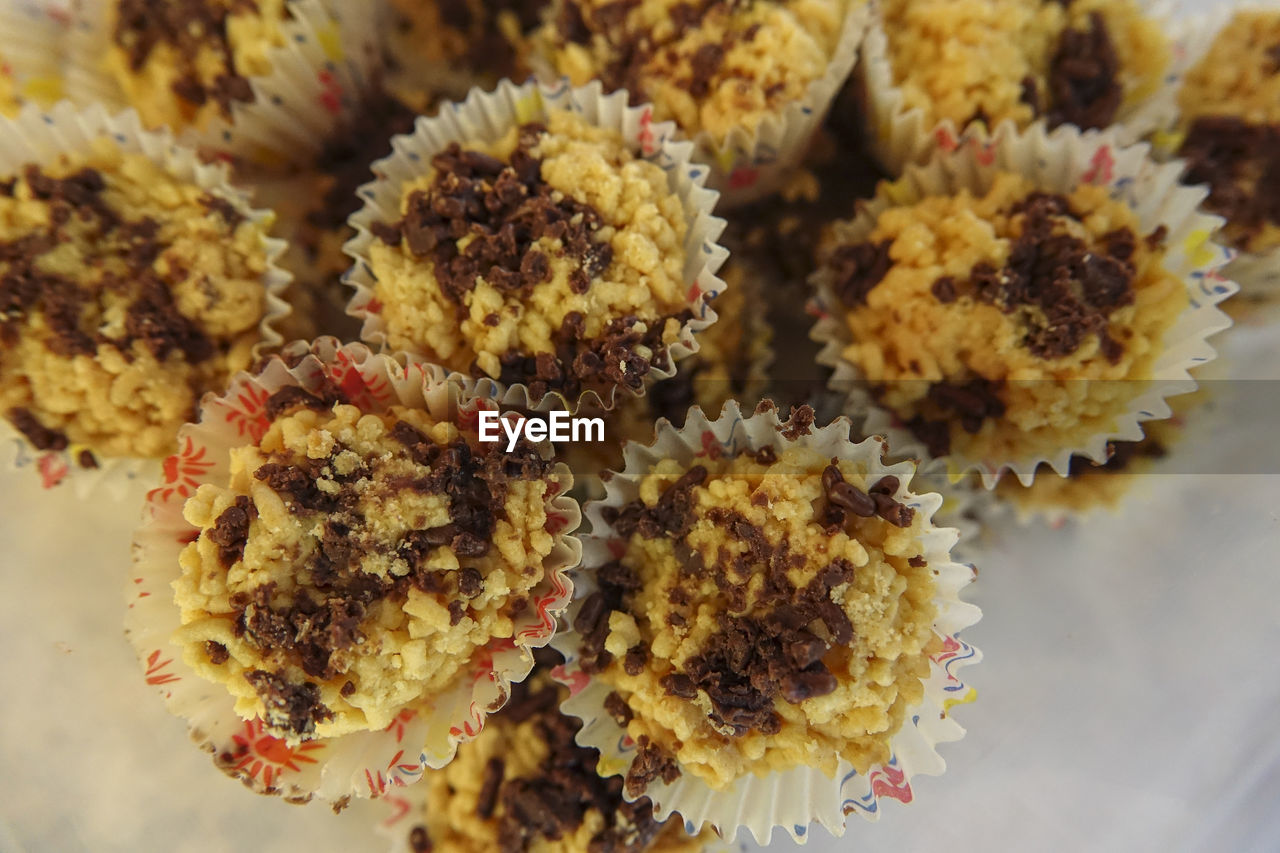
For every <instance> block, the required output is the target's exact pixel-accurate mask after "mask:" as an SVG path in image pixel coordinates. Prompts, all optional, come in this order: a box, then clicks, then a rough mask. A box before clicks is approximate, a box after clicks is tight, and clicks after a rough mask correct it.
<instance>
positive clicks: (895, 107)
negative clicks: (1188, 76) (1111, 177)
mask: <svg viewBox="0 0 1280 853" xmlns="http://www.w3.org/2000/svg"><path fill="white" fill-rule="evenodd" d="M878 9H879V13H878V14H877V15H874V16H873V21H874V24H873V27H872V33H871V34H870V35H869V36H868V39H867V46H866V55H867V58H866V66H865V68H866V79H867V94H868V99H869V102H870V103H869V109H868V117H869V119H870V124H871V127H870V130H871V132H872V134H873V136H874V137H876V138H877V142H878V146H879V148H880V154H881V157H882V159H883V160H885V162H886V165H887V166H889V167H890V168H891V169H892V170H895V171H896V170H898V169H900V167H901V166H902V165H903V164H904V163H907V162H912V161H914V160H916V159H918V158H920V157H922V156H924V155H925V154H927V152H928V150H929V147H930V146H931V145H932V144H933V143H934V142H938V143H941V144H943V145H944V146H945V145H947V144H948V143H947V141H948V140H954V138H955V137H956V136H958V135H959V134H961V133H963V132H964V131H965V130H966V129H967V128H969V127H970V126H971V125H974V124H981V125H983V126H984V127H985V128H988V129H994V128H996V127H997V126H998V125H1000V124H1002V123H1004V122H1011V123H1013V124H1014V125H1016V126H1017V127H1018V128H1024V127H1026V126H1028V125H1029V124H1031V123H1032V122H1033V121H1035V120H1037V119H1040V118H1043V119H1045V120H1046V121H1047V122H1048V125H1049V127H1051V128H1052V127H1057V126H1058V125H1060V124H1072V125H1075V126H1077V127H1080V128H1082V129H1089V128H1103V127H1107V126H1110V125H1112V124H1115V123H1118V122H1127V121H1130V120H1132V119H1134V118H1135V114H1136V113H1137V112H1138V110H1139V109H1140V108H1141V107H1142V106H1143V105H1144V102H1145V101H1146V100H1147V99H1149V98H1151V96H1152V95H1153V94H1155V93H1156V92H1157V91H1158V89H1159V86H1160V83H1161V80H1162V77H1163V75H1164V73H1165V70H1166V68H1167V67H1168V66H1169V63H1170V59H1171V51H1170V49H1169V45H1168V42H1167V39H1166V38H1165V36H1164V35H1163V33H1162V32H1161V29H1160V26H1159V24H1158V23H1157V22H1156V21H1155V20H1154V19H1152V18H1151V17H1149V15H1148V13H1147V12H1146V11H1145V10H1144V8H1143V7H1142V5H1141V4H1140V3H1139V2H1138V0H1122V2H1102V0H1081V2H1074V3H1060V2H1057V0H963V2H953V0H926V2H919V0H883V2H881V3H880V4H879V6H878ZM904 123H908V124H912V125H913V127H914V138H912V134H909V133H907V131H906V127H905V125H904Z"/></svg>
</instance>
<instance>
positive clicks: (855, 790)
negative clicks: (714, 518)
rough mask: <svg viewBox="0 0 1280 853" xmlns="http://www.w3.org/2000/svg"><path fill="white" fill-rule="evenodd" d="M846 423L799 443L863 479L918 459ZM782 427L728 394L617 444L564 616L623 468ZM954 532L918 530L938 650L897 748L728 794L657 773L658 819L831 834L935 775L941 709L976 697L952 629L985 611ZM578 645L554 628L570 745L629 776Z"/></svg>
mask: <svg viewBox="0 0 1280 853" xmlns="http://www.w3.org/2000/svg"><path fill="white" fill-rule="evenodd" d="M849 428H850V425H849V422H848V421H847V420H845V419H844V418H839V419H837V420H836V421H835V422H834V423H832V424H830V425H828V426H826V427H823V428H821V429H814V430H813V431H812V433H811V434H810V435H808V436H805V437H802V438H800V439H799V442H800V443H801V444H803V445H804V446H807V447H811V448H814V449H815V450H817V451H818V452H819V453H821V454H822V455H824V456H840V457H842V458H856V459H859V460H862V461H865V462H866V463H867V465H868V469H869V472H870V476H871V477H878V476H886V475H890V474H892V475H894V476H897V477H898V478H899V479H900V480H901V481H902V482H903V483H904V484H906V483H908V481H909V480H910V479H911V475H912V473H913V471H914V467H915V466H914V465H913V464H912V463H909V462H899V463H896V464H894V465H887V464H885V463H883V462H882V461H881V453H882V450H883V443H882V442H881V440H880V439H868V440H866V441H864V442H862V443H860V444H856V445H855V444H853V443H852V442H851V441H850V440H849ZM778 430H779V420H778V416H777V412H776V411H774V410H771V409H767V408H766V409H764V410H763V412H762V413H761V414H757V415H755V416H751V415H745V416H744V414H743V413H742V411H741V410H740V408H739V407H738V405H737V404H736V403H730V404H729V405H727V406H726V407H725V409H724V411H723V412H722V413H721V415H720V417H719V418H717V419H715V420H714V421H712V420H708V419H707V417H706V416H705V415H704V414H703V412H702V410H701V409H699V408H697V407H695V408H693V409H691V410H690V412H689V418H688V422H687V423H686V425H685V427H684V428H683V429H680V430H676V429H673V428H671V427H670V425H669V424H665V423H664V424H663V428H662V429H661V430H660V432H659V435H658V438H657V440H656V442H655V443H654V444H653V445H651V446H642V445H638V444H634V443H632V444H628V445H627V447H626V450H625V452H624V455H625V458H626V466H625V470H624V474H623V475H622V476H617V477H614V478H612V479H611V480H610V481H609V482H608V483H607V484H606V488H607V492H608V493H607V496H606V498H605V499H604V500H603V501H598V502H591V503H589V504H588V505H587V507H586V510H585V514H586V515H587V517H588V518H589V519H590V521H591V535H588V536H584V537H583V567H584V568H582V569H580V570H578V571H577V572H575V573H574V601H573V603H572V604H571V605H570V607H569V610H568V611H567V612H566V614H565V617H564V618H565V623H566V624H567V625H572V624H573V618H574V615H575V614H576V613H577V611H578V610H579V609H580V607H581V604H582V601H583V600H584V599H585V598H586V597H587V596H589V595H590V594H591V593H592V592H593V591H594V590H595V589H596V587H597V584H596V582H595V577H594V571H593V570H592V569H590V568H588V567H591V566H599V565H602V564H604V563H605V562H608V561H609V560H610V559H612V558H613V557H614V555H616V553H617V552H618V550H619V549H620V548H621V547H622V546H623V543H622V542H621V540H618V539H613V538H610V537H608V536H607V532H608V526H607V525H606V524H605V523H604V520H603V517H602V515H601V512H602V509H603V508H604V507H605V506H612V507H618V506H621V505H622V504H623V503H625V502H626V501H627V500H630V499H631V498H633V497H635V495H636V487H635V484H634V482H632V481H631V479H630V475H632V474H634V473H635V472H638V471H640V470H644V469H645V468H648V467H649V466H651V465H652V464H653V463H654V462H655V461H657V460H659V459H668V458H672V459H683V460H688V461H692V460H693V459H697V458H712V459H715V458H719V457H720V456H722V455H725V454H729V455H734V454H737V453H738V452H740V451H741V450H743V449H746V448H751V449H757V448H759V447H764V446H766V445H771V446H773V447H775V448H778V449H781V448H782V447H784V446H786V442H785V441H784V440H783V439H782V437H781V436H780V435H779V431H778ZM899 499H900V500H902V501H903V502H904V503H906V504H907V505H908V506H910V507H912V508H913V509H915V510H916V511H917V512H919V513H922V514H923V516H924V518H925V519H926V520H930V519H932V518H933V516H934V515H935V514H936V513H937V512H938V510H939V509H940V507H941V505H942V498H941V496H939V495H937V494H913V493H911V492H910V491H908V490H907V486H906V485H903V486H902V487H901V489H900V496H899ZM601 532H604V533H605V534H606V535H601ZM956 539H957V531H956V530H954V529H950V528H934V529H933V530H931V531H929V532H928V533H926V534H925V536H924V545H925V554H926V556H927V558H928V560H929V563H930V565H931V566H933V567H934V573H935V582H936V583H937V585H938V586H937V590H936V594H935V597H934V603H935V604H936V605H937V607H938V613H937V616H936V617H935V619H934V626H933V627H934V632H935V634H936V635H937V637H938V639H939V640H940V641H941V643H942V650H941V651H940V652H939V653H937V654H936V655H934V656H933V658H932V661H931V663H930V675H929V677H928V679H927V680H925V681H924V690H925V696H924V701H923V703H922V704H920V705H918V706H915V707H913V708H912V709H910V711H909V713H910V715H911V716H910V718H909V720H907V721H905V722H904V724H903V727H902V729H901V730H900V731H899V732H898V733H897V734H896V735H894V736H893V738H892V740H891V741H890V746H891V749H892V752H893V758H892V760H891V761H890V762H888V763H887V764H885V765H883V766H877V767H874V768H872V770H871V771H870V773H868V774H867V775H865V776H863V775H860V774H858V773H856V772H854V771H853V768H852V766H851V765H850V764H848V762H844V761H841V762H840V769H839V770H838V772H837V776H836V778H834V779H831V778H828V777H827V776H826V775H825V774H824V773H822V771H820V770H817V769H815V768H810V767H797V768H794V769H792V770H789V771H786V772H775V773H772V774H770V775H768V776H766V777H763V778H761V777H756V776H748V777H746V778H744V779H741V780H739V782H738V783H737V784H735V785H734V786H733V787H732V788H730V789H729V790H727V791H715V790H713V789H712V788H711V787H709V786H708V785H707V784H706V783H705V782H702V781H701V780H699V779H697V778H696V777H694V776H692V775H691V774H688V773H686V774H684V775H683V776H681V777H680V778H679V779H677V780H676V781H675V782H674V783H672V784H670V785H668V784H665V783H662V782H661V781H657V782H654V783H652V784H651V785H650V786H649V787H648V789H647V790H646V791H645V795H646V796H648V797H649V798H650V799H651V800H652V801H653V803H654V814H655V816H657V817H658V818H659V819H666V818H667V817H668V816H670V815H671V814H672V813H678V814H679V815H680V817H681V819H683V820H684V821H685V828H686V830H687V831H688V832H689V833H691V834H693V833H696V832H698V831H699V828H700V827H701V826H702V825H703V824H710V825H711V826H712V827H714V828H715V829H716V830H717V831H718V832H719V833H720V834H721V836H722V837H724V838H725V839H732V838H734V837H735V836H736V835H737V832H738V830H739V829H740V828H743V827H745V828H746V829H747V830H748V831H749V832H750V833H751V834H752V835H753V836H754V837H755V839H756V840H757V841H758V842H759V843H761V844H767V843H768V842H769V839H770V836H771V835H772V831H773V828H774V827H780V828H782V829H785V830H786V831H787V832H788V834H790V835H791V836H792V837H793V838H794V839H795V840H797V841H803V840H804V839H805V838H806V836H807V834H808V831H809V828H810V824H812V823H814V822H815V821H816V822H817V823H819V824H821V825H822V826H823V827H825V828H826V829H827V830H828V831H830V832H831V833H832V834H834V835H841V834H842V833H843V832H844V830H845V826H846V818H847V816H848V815H850V814H853V813H855V812H856V813H858V814H860V815H862V816H863V817H865V818H868V819H871V820H875V819H876V818H877V817H878V816H879V811H880V798H881V797H890V798H892V799H897V800H899V801H900V802H903V803H907V802H911V801H912V799H914V793H913V792H912V790H911V784H910V780H911V777H912V776H913V775H916V774H925V775H938V774H940V773H942V772H943V770H944V769H945V767H946V765H945V762H943V760H942V758H941V757H940V756H939V755H938V754H937V751H936V749H935V747H936V745H937V744H939V743H944V742H948V741H954V740H959V739H960V738H961V737H962V736H963V735H964V729H963V728H962V727H961V726H960V725H959V724H958V723H957V722H956V721H955V720H954V719H953V718H952V717H951V715H950V714H949V710H950V709H951V708H952V707H953V706H955V705H960V704H967V703H969V702H972V701H974V700H975V699H976V698H977V691H976V690H974V689H973V688H972V687H970V686H969V685H967V684H965V683H964V682H963V681H961V680H960V678H959V675H958V671H959V670H960V669H961V668H962V667H964V666H968V665H970V664H973V663H977V662H978V661H980V660H981V659H982V655H981V652H979V651H978V650H977V649H976V648H974V647H973V646H971V645H969V644H967V643H965V642H963V641H961V640H960V639H958V638H957V636H956V635H957V634H958V633H959V632H960V631H962V630H964V629H966V628H968V627H970V626H972V625H973V624H975V623H976V622H977V621H978V620H979V619H980V618H981V615H982V614H981V611H980V610H979V609H978V608H977V607H976V606H974V605H973V604H970V603H968V602H965V601H962V600H961V599H960V597H959V592H960V590H961V589H963V588H964V587H965V586H966V585H968V584H969V583H970V582H971V581H972V580H973V578H974V577H975V574H976V573H975V571H974V569H973V567H972V566H968V565H963V564H961V563H958V562H955V561H954V560H953V559H952V558H951V557H950V551H951V550H952V549H953V547H954V545H955V543H956ZM578 643H579V638H578V637H577V635H576V633H575V632H574V631H572V630H566V631H563V632H561V633H559V634H557V635H556V636H555V638H554V639H553V640H552V643H551V644H552V646H553V647H555V648H556V650H557V651H559V652H560V653H561V654H562V655H564V657H565V661H566V662H565V664H563V665H561V666H559V667H557V668H556V669H555V670H553V672H552V675H553V677H555V678H556V679H557V680H558V681H560V682H562V683H563V684H565V685H567V686H568V687H569V690H570V693H571V696H570V698H569V699H568V700H566V701H565V703H564V704H563V705H562V706H561V710H562V711H564V712H565V713H567V714H570V715H572V716H575V717H578V718H580V719H581V720H582V721H583V727H582V730H581V731H580V732H579V733H578V736H577V740H578V743H580V744H582V745H583V746H591V747H594V748H596V749H598V750H599V751H600V753H601V758H600V763H599V770H600V772H601V773H602V774H604V775H616V774H621V773H625V772H626V770H627V768H628V767H630V765H631V759H632V756H633V754H634V752H635V744H634V743H633V742H632V741H631V739H630V738H629V737H628V736H627V735H626V733H625V731H624V730H623V728H622V727H620V726H619V725H618V724H617V723H616V722H615V721H614V720H613V718H612V717H610V716H609V715H608V714H607V713H605V711H604V699H605V696H606V695H608V693H609V692H610V688H609V687H608V686H607V685H605V684H603V683H602V682H601V681H600V680H599V679H593V678H592V677H590V676H589V675H587V674H585V673H583V672H582V671H581V669H580V668H579V665H578V658H579V655H578Z"/></svg>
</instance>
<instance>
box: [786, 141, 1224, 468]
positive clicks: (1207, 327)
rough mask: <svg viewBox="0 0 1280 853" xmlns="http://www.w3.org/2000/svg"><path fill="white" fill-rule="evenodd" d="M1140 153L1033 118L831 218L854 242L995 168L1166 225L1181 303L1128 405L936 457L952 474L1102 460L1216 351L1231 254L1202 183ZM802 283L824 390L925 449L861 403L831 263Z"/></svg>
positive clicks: (862, 389) (979, 188)
mask: <svg viewBox="0 0 1280 853" xmlns="http://www.w3.org/2000/svg"><path fill="white" fill-rule="evenodd" d="M1148 153H1149V149H1148V146H1146V145H1145V144H1139V145H1131V146H1124V145H1121V144H1119V142H1118V141H1117V139H1116V136H1115V132H1114V131H1110V130H1108V131H1101V132H1099V131H1087V132H1085V133H1081V132H1080V131H1078V130H1076V129H1075V128H1070V127H1060V128H1058V129H1057V130H1055V131H1053V132H1052V133H1045V131H1044V129H1043V128H1041V127H1033V128H1030V129H1029V130H1027V131H1025V132H1024V133H1021V134H1012V133H1010V134H1004V135H999V136H997V138H996V139H994V140H992V141H990V142H987V143H983V144H976V143H975V144H972V145H967V146H965V147H963V148H961V149H959V150H957V151H954V152H951V153H949V154H942V153H938V154H935V155H934V157H933V158H932V159H931V160H930V161H929V163H928V164H927V165H925V166H912V167H908V169H907V171H906V173H905V174H904V176H903V177H902V178H901V179H900V180H899V181H897V182H895V183H894V184H891V185H882V186H881V190H880V192H878V193H877V195H876V197H875V198H874V199H872V200H871V201H870V202H867V203H866V204H865V205H864V206H862V207H861V208H860V209H859V212H858V215H857V216H856V217H855V218H854V219H852V220H846V221H842V222H837V223H835V224H834V225H833V226H832V233H833V235H834V237H835V239H837V240H839V241H840V242H841V243H845V242H850V243H853V242H859V241H861V240H863V239H865V238H866V236H867V235H868V234H870V233H871V231H872V229H873V228H874V226H875V221H876V219H877V217H878V216H879V215H880V214H881V213H882V212H883V211H885V210H886V209H888V208H889V207H892V206H895V205H908V204H913V203H915V202H916V201H919V200H920V199H922V198H925V197H927V196H930V195H949V194H953V193H956V192H959V191H961V190H966V189H967V190H970V191H972V192H975V193H978V194H981V193H983V192H985V191H986V189H987V188H988V187H989V186H990V185H991V182H992V181H993V180H994V177H995V175H996V174H997V173H998V172H1001V171H1008V172H1015V173H1017V174H1020V175H1023V176H1025V177H1027V178H1029V179H1031V181H1032V182H1033V183H1034V184H1035V185H1036V187H1037V188H1039V189H1040V190H1044V191H1048V192H1062V193H1067V192H1070V191H1071V190H1072V189H1073V188H1074V187H1076V186H1078V185H1080V184H1095V185H1099V186H1105V187H1108V188H1109V189H1110V191H1111V197H1112V198H1113V199H1115V200H1118V201H1122V202H1123V203H1125V204H1126V205H1127V206H1128V207H1130V208H1131V209H1132V210H1133V211H1134V212H1135V213H1136V214H1137V216H1138V219H1139V222H1140V227H1141V230H1142V232H1143V233H1150V232H1151V231H1154V230H1155V229H1156V228H1157V227H1158V226H1160V225H1163V226H1165V227H1166V228H1167V229H1168V235H1167V237H1166V239H1165V247H1166V248H1165V259H1164V266H1165V269H1166V270H1168V271H1169V272H1171V273H1173V274H1174V275H1175V276H1176V277H1177V278H1178V279H1179V280H1180V281H1182V282H1183V283H1184V284H1185V285H1186V287H1187V295H1188V297H1189V305H1188V307H1187V308H1186V310H1184V311H1183V313H1182V314H1181V315H1179V317H1178V318H1177V319H1176V320H1175V321H1174V324H1173V325H1172V326H1171V327H1170V328H1169V329H1167V330H1166V331H1165V335H1164V341H1163V352H1162V353H1161V355H1160V356H1159V358H1157V360H1156V363H1155V365H1154V366H1153V368H1152V374H1151V378H1150V381H1149V383H1148V387H1147V388H1146V389H1145V390H1144V391H1143V392H1142V393H1140V394H1139V395H1137V396H1136V397H1135V398H1134V399H1133V400H1132V401H1131V402H1130V404H1129V408H1128V410H1127V411H1126V412H1124V413H1123V414H1121V415H1119V416H1117V417H1116V419H1115V421H1114V425H1113V428H1112V429H1110V430H1107V431H1103V432H1099V433H1096V434H1094V435H1092V436H1090V437H1089V439H1088V440H1087V441H1085V442H1082V443H1080V444H1079V445H1076V446H1070V447H1062V448H1060V449H1059V450H1058V451H1057V452H1056V453H1055V454H1054V455H1053V456H1049V457H1045V456H1040V455H1036V454H1025V455H1023V456H1021V457H1018V458H1014V459H971V458H967V457H963V456H961V455H959V454H952V455H950V456H947V457H944V458H945V459H947V460H948V466H949V469H950V477H951V479H952V480H953V481H955V480H958V479H959V478H960V477H961V476H963V475H964V474H965V473H967V472H968V471H977V472H978V473H979V474H980V475H981V476H982V482H983V485H984V486H985V487H986V488H988V489H991V488H994V486H995V481H996V478H997V477H998V476H999V475H1000V473H1001V471H1003V470H1006V469H1010V470H1012V471H1013V472H1014V473H1015V474H1016V475H1017V477H1018V479H1019V480H1020V481H1021V482H1022V483H1023V484H1024V485H1029V484H1030V483H1031V481H1032V480H1033V478H1034V477H1035V472H1036V469H1037V467H1038V466H1039V465H1041V464H1042V463H1043V464H1047V465H1049V466H1050V467H1051V468H1053V470H1054V471H1056V472H1057V473H1058V474H1060V475H1062V476H1066V474H1067V470H1068V465H1069V464H1070V460H1071V457H1072V456H1073V455H1081V456H1087V457H1088V458H1090V459H1092V460H1093V461H1095V462H1105V461H1106V459H1107V452H1106V445H1107V442H1108V441H1113V440H1119V441H1137V440H1139V439H1141V438H1142V435H1143V432H1142V427H1141V422H1143V421H1148V420H1159V419H1161V418H1167V417H1169V414H1170V409H1169V404H1168V403H1167V402H1166V398H1167V397H1172V396H1175V395H1177V394H1185V393H1188V392H1190V391H1193V390H1195V388H1196V383H1195V381H1194V380H1193V379H1192V378H1191V375H1190V374H1189V373H1188V371H1189V370H1190V369H1192V368H1195V367H1198V366H1200V365H1203V364H1205V363H1207V362H1210V361H1212V360H1213V359H1214V358H1216V357H1217V353H1216V352H1215V351H1214V349H1213V347H1212V346H1210V345H1209V343H1208V338H1209V337H1210V336H1211V335H1213V334H1216V333H1217V332H1220V331H1222V330H1223V329H1226V328H1228V327H1229V326H1230V325H1231V319H1230V318H1229V317H1228V316H1227V315H1226V314H1224V313H1223V312H1222V311H1221V310H1219V308H1218V307H1217V306H1218V303H1220V302H1222V301H1223V300H1224V299H1226V298H1227V297H1229V296H1230V295H1231V294H1233V293H1235V292H1236V291H1237V290H1238V289H1239V288H1238V287H1237V285H1236V284H1235V282H1233V281H1230V280H1229V279H1227V278H1226V277H1225V275H1224V273H1223V268H1224V266H1225V265H1226V264H1227V262H1228V261H1230V260H1231V258H1232V257H1233V253H1232V252H1231V251H1230V250H1228V249H1225V248H1223V247H1221V246H1218V245H1217V244H1215V243H1214V242H1213V240H1212V237H1213V235H1214V233H1215V232H1217V230H1218V229H1219V228H1220V227H1221V225H1222V220H1221V218H1219V217H1216V216H1210V215H1208V214H1205V213H1203V212H1202V211H1201V210H1200V209H1199V208H1198V205H1199V204H1200V202H1201V201H1202V200H1203V199H1204V197H1205V190H1204V189H1203V188H1201V187H1184V186H1182V185H1180V184H1179V183H1178V177H1179V175H1180V173H1181V171H1182V168H1181V165H1180V164H1161V163H1157V162H1155V161H1154V160H1152V159H1151V158H1150V157H1149V156H1148ZM811 282H812V284H813V285H814V286H815V289H816V291H817V294H816V295H815V297H814V298H813V300H812V301H811V303H810V312H811V313H812V314H814V315H815V317H816V318H817V319H816V323H815V325H814V327H813V328H812V330H810V333H809V334H810V337H811V338H813V339H814V340H815V341H817V342H818V343H820V344H822V345H823V347H822V350H821V352H819V354H818V362H819V363H820V364H822V365H824V366H827V367H830V368H832V370H833V375H832V377H831V380H830V387H831V388H833V389H835V390H837V391H838V392H840V393H846V394H849V395H850V396H849V401H848V403H847V405H848V406H850V407H853V408H858V409H860V408H863V407H865V408H866V410H867V411H868V412H869V414H868V417H867V422H866V424H865V426H864V432H866V433H867V434H879V435H885V436H888V438H889V443H890V446H891V447H893V448H894V450H895V452H898V453H904V454H907V455H911V456H915V457H917V458H921V459H924V458H928V456H929V454H928V451H927V450H926V449H925V448H924V445H923V444H922V443H921V442H920V441H919V439H917V438H916V437H915V436H914V435H913V434H912V433H911V432H910V431H909V430H907V429H906V428H905V427H904V426H903V425H902V424H901V423H900V422H899V420H898V419H897V418H895V417H894V416H893V414H892V413H890V412H889V411H887V410H886V409H884V408H882V407H880V406H878V405H876V404H875V402H874V401H873V400H871V398H870V394H869V393H868V391H867V388H866V383H865V382H864V381H863V376H862V372H861V371H860V370H859V369H858V368H857V367H855V366H854V365H853V364H852V363H850V362H849V361H847V360H846V359H845V358H844V357H843V352H844V349H845V348H846V347H847V346H848V345H849V343H850V342H851V338H850V333H849V330H848V326H847V324H846V323H845V322H844V319H843V317H842V316H841V315H842V313H843V306H842V305H841V304H840V302H839V300H838V299H837V298H836V296H835V292H834V282H833V281H832V279H831V274H830V272H829V271H826V270H822V269H819V270H818V271H817V272H815V273H814V275H813V277H812V279H811Z"/></svg>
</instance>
